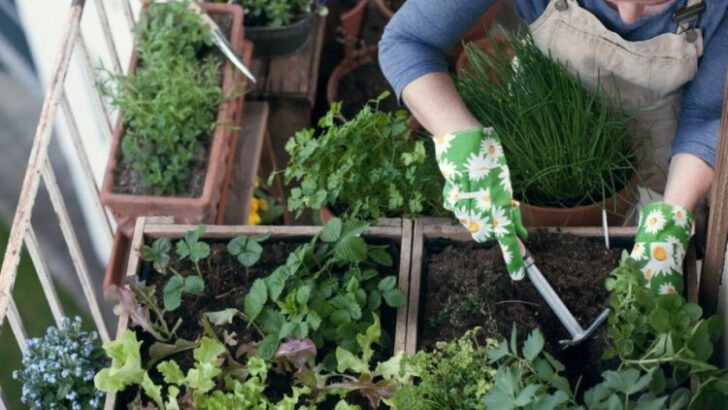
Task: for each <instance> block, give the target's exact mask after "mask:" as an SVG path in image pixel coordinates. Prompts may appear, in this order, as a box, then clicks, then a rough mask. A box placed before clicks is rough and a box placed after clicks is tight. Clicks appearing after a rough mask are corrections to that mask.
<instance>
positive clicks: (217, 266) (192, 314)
mask: <svg viewBox="0 0 728 410" xmlns="http://www.w3.org/2000/svg"><path fill="white" fill-rule="evenodd" d="M308 240H309V239H308V238H291V239H286V240H279V241H277V242H272V241H268V242H266V243H264V244H263V253H262V255H261V258H260V260H259V261H258V262H257V263H256V264H255V265H254V266H253V267H251V268H249V270H248V272H247V273H246V271H245V268H244V267H243V266H242V265H240V263H239V262H238V261H237V260H236V259H235V257H233V256H232V255H230V254H229V253H228V252H227V249H226V246H227V241H219V240H218V241H209V242H208V243H210V256H209V257H208V258H206V259H205V260H203V261H202V262H201V263H200V268H201V270H202V272H203V275H204V278H205V292H204V294H203V295H201V296H200V297H191V296H189V295H186V296H183V298H182V305H181V306H180V307H179V308H177V309H176V310H175V311H173V312H167V313H166V314H165V320H166V322H167V323H168V324H169V325H170V326H172V325H174V324H175V323H177V322H178V321H179V320H180V319H181V320H182V322H181V325H180V326H179V328H178V330H177V332H176V336H177V338H181V339H186V340H195V339H198V338H200V337H201V336H202V335H203V330H202V326H201V320H202V317H203V315H204V313H205V312H214V311H219V310H223V309H226V308H230V307H235V308H237V309H239V310H241V311H242V310H243V309H244V300H245V295H246V294H247V293H248V290H249V288H250V286H251V285H252V283H253V282H254V281H255V280H256V279H258V278H263V277H266V276H268V275H269V274H270V273H272V272H273V271H274V270H275V269H276V268H277V267H278V266H280V265H282V264H284V263H285V261H286V259H287V258H288V255H289V254H291V253H292V252H293V251H294V250H295V249H296V248H297V247H298V246H300V245H301V244H303V243H307V242H308ZM367 242H368V243H371V244H378V245H382V244H389V245H393V242H390V241H376V240H368V241H367ZM172 245H173V249H174V247H175V246H176V244H175V243H172ZM396 249H397V247H396V246H391V247H390V253H391V255H392V259H393V260H394V261H399V255H398V252H397V251H396ZM170 256H171V257H172V260H171V263H170V266H173V267H175V269H176V270H177V271H178V272H180V274H181V275H182V276H188V275H191V274H195V272H196V270H195V266H194V264H193V263H192V262H191V261H189V260H179V258H178V257H177V256H176V254H175V253H174V252H171V253H170ZM398 269H399V267H398V264H397V263H395V266H393V267H390V268H386V270H382V274H385V275H397V271H398ZM139 279H140V280H142V281H145V282H146V283H147V284H149V285H154V286H155V293H156V296H157V300H159V303H160V306H162V300H163V289H164V285H165V283H166V281H167V280H168V276H163V275H161V274H159V273H157V272H156V271H154V269H153V268H152V266H151V263H149V262H144V264H143V266H142V268H141V273H140V275H139ZM380 315H381V320H382V329H383V333H382V339H381V340H380V344H381V346H382V347H381V348H380V349H379V350H378V351H377V352H376V353H375V359H377V360H378V359H386V358H388V357H390V356H391V355H392V354H393V340H392V336H390V335H394V331H395V327H396V311H395V310H394V309H392V308H384V309H382V311H381V313H380ZM135 330H136V333H137V337H138V338H139V340H142V341H143V342H144V343H143V344H142V360H143V361H144V362H146V361H147V360H148V359H149V347H150V346H151V345H152V344H153V343H154V342H155V340H154V338H153V337H152V336H151V335H149V334H147V333H145V332H142V331H141V330H140V329H135ZM224 330H226V331H227V332H228V334H231V333H232V332H235V333H236V334H237V340H238V342H239V343H238V345H237V346H232V347H228V350H229V352H230V353H231V354H232V355H233V356H236V353H237V351H238V348H239V347H240V346H241V345H244V344H246V343H251V342H257V341H259V340H261V339H262V336H261V335H260V334H258V333H257V331H255V330H254V329H253V328H252V327H248V324H247V323H246V322H245V321H243V320H242V319H240V318H236V319H235V320H234V321H233V323H232V324H231V325H225V326H224V327H218V326H215V332H216V334H217V336H218V337H219V338H220V340H224ZM335 348H336V347H335V346H324V347H323V348H321V349H319V360H320V359H321V358H323V357H324V356H325V355H326V354H328V353H329V352H332V351H334V349H335ZM167 359H174V360H175V361H177V363H178V364H179V365H180V368H181V369H182V371H183V372H185V373H186V372H187V370H189V369H190V368H191V367H192V366H193V364H194V359H193V356H192V350H188V351H185V352H181V353H178V354H175V355H173V356H171V357H169V358H167ZM167 359H165V360H167ZM238 360H239V361H240V362H241V363H244V362H245V357H240V358H239V359H238ZM150 377H151V378H152V380H153V381H154V382H155V383H157V384H159V385H162V386H165V387H164V388H163V391H166V384H165V383H164V381H163V379H162V377H161V375H160V374H159V373H157V372H156V370H155V371H152V372H150ZM292 384H293V381H292V376H291V375H290V374H279V373H276V372H274V371H271V372H269V380H268V388H267V390H266V395H267V396H268V397H269V398H270V399H271V400H280V399H281V398H282V397H283V396H284V395H285V394H289V395H290V394H291V393H292V390H291V385H292ZM135 395H136V390H134V389H127V391H124V392H123V393H122V394H121V395H120V399H119V400H118V402H119V403H129V402H130V401H131V400H132V399H133V397H134V396H135ZM351 396H352V400H351V401H350V403H356V404H366V401H362V402H361V403H360V402H359V400H360V399H361V397H360V396H359V395H358V394H356V393H352V394H351ZM335 404H336V401H333V404H332V405H331V406H330V407H327V406H326V405H319V407H318V408H320V409H328V408H331V409H333V407H334V405H335ZM364 408H368V406H365V407H364Z"/></svg>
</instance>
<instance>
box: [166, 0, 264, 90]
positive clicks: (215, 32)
mask: <svg viewBox="0 0 728 410" xmlns="http://www.w3.org/2000/svg"><path fill="white" fill-rule="evenodd" d="M175 1H180V0H175ZM190 10H192V11H194V12H195V13H197V14H199V15H200V17H201V18H202V21H203V22H205V24H207V25H208V26H210V29H211V31H212V41H213V42H214V43H215V46H217V48H219V49H220V51H222V53H223V54H224V55H225V57H227V59H228V60H230V62H232V63H233V65H234V66H235V67H237V69H238V70H240V72H241V73H243V74H244V75H245V76H246V77H248V78H249V79H250V81H252V82H253V83H256V81H255V76H253V73H252V72H251V71H250V69H249V68H248V67H247V66H246V65H245V63H243V60H241V59H240V57H238V55H237V54H235V51H234V50H233V47H232V46H231V45H230V42H229V41H228V39H227V38H225V35H224V34H223V33H222V30H220V27H219V26H218V25H217V23H215V21H214V20H213V19H212V18H210V16H208V15H207V13H205V11H204V10H202V8H201V7H200V5H199V4H197V2H195V1H190Z"/></svg>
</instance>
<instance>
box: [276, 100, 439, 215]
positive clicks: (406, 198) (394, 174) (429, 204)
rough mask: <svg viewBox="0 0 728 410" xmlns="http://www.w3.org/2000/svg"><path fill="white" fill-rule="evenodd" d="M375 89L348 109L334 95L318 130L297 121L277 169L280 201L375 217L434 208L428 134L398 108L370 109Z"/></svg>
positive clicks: (294, 208) (435, 182) (435, 177)
mask: <svg viewBox="0 0 728 410" xmlns="http://www.w3.org/2000/svg"><path fill="white" fill-rule="evenodd" d="M386 97H387V94H386V93H385V94H382V95H381V96H380V97H379V98H377V99H376V100H373V101H371V102H370V104H367V105H365V106H364V108H363V109H362V110H361V111H359V113H358V114H356V116H355V117H353V118H350V119H347V118H346V117H344V116H342V114H341V109H342V105H341V103H334V104H332V105H331V108H330V110H329V112H328V113H327V114H326V115H325V116H324V117H322V118H321V119H320V121H319V124H318V125H319V129H320V130H321V131H320V133H318V135H317V133H316V131H315V130H314V129H304V130H301V131H299V132H297V133H296V135H295V136H293V137H292V138H290V139H289V140H288V142H287V143H286V151H287V152H288V154H289V155H290V160H289V162H288V164H287V166H286V168H285V169H284V170H283V171H282V172H283V177H284V183H286V184H291V183H292V182H294V181H295V182H296V183H297V185H298V186H297V187H294V188H292V189H291V195H290V196H289V198H288V209H289V210H290V211H291V212H294V213H295V216H296V217H298V216H300V215H301V213H302V212H303V210H304V209H314V210H319V209H321V208H322V207H329V208H331V209H332V210H333V211H334V213H335V214H337V215H342V216H346V217H356V218H361V219H365V220H370V221H376V220H377V219H379V218H382V217H402V216H407V217H412V216H417V215H441V214H442V213H443V212H444V211H443V210H442V184H443V180H442V177H441V175H440V173H439V170H438V168H437V163H436V162H435V160H434V156H433V155H427V151H428V150H432V149H433V147H432V146H431V145H430V144H431V143H430V141H429V139H427V140H423V139H420V138H417V137H415V136H413V133H412V131H411V130H410V128H409V124H408V121H409V119H408V115H407V113H406V112H405V111H397V112H394V113H390V112H383V111H381V110H379V109H378V105H379V104H380V103H381V101H382V100H383V99H384V98H386Z"/></svg>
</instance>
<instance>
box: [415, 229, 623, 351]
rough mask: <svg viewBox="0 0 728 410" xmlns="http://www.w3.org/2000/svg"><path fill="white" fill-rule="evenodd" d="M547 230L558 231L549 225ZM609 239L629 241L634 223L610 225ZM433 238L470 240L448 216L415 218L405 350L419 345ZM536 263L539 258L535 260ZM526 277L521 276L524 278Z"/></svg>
mask: <svg viewBox="0 0 728 410" xmlns="http://www.w3.org/2000/svg"><path fill="white" fill-rule="evenodd" d="M549 230H550V231H557V229H556V228H550V229H549ZM558 231H559V232H563V233H571V234H575V235H577V236H584V237H589V238H595V239H600V238H603V237H604V235H603V233H602V231H601V229H599V228H591V227H581V228H563V229H558ZM609 234H610V242H611V243H612V244H614V243H615V242H616V243H619V244H631V242H632V240H633V238H634V234H635V228H634V227H621V228H612V229H610V232H609ZM433 239H446V240H452V241H455V242H462V243H472V242H473V240H472V238H471V236H470V233H469V232H468V231H467V230H466V229H465V228H463V227H462V226H460V225H453V224H452V223H451V222H450V221H449V220H446V219H442V218H423V219H419V220H417V221H416V222H415V226H414V232H413V239H412V261H411V265H412V273H411V274H410V291H409V294H410V298H409V307H408V312H409V313H408V318H407V335H406V345H405V352H407V353H410V354H414V353H415V352H416V351H417V347H418V330H419V329H418V326H419V320H420V315H419V313H420V308H421V307H420V302H421V299H422V295H421V293H422V292H423V291H424V281H425V280H426V277H425V276H426V272H424V261H425V258H426V255H427V246H426V245H427V244H426V241H428V240H433ZM536 264H537V265H538V259H537V260H536ZM527 280H528V279H524V281H527Z"/></svg>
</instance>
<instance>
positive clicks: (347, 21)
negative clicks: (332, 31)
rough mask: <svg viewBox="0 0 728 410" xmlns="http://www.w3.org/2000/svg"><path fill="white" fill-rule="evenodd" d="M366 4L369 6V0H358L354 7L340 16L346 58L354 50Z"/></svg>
mask: <svg viewBox="0 0 728 410" xmlns="http://www.w3.org/2000/svg"><path fill="white" fill-rule="evenodd" d="M367 4H369V0H359V2H358V3H356V6H354V7H353V8H352V9H350V10H348V11H347V12H346V13H343V14H341V31H342V35H343V36H344V49H345V53H346V56H347V57H350V56H352V55H353V54H354V51H355V49H356V43H357V40H358V39H359V34H360V32H361V25H362V22H363V21H364V11H366V8H367Z"/></svg>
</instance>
